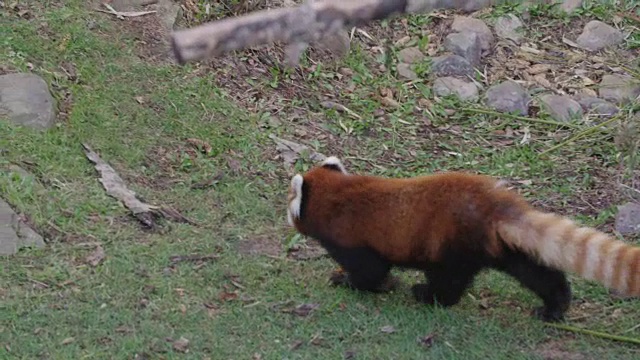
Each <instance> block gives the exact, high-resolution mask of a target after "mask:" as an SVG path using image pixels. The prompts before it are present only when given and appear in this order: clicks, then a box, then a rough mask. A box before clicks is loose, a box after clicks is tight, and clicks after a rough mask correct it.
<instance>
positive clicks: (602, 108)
mask: <svg viewBox="0 0 640 360" xmlns="http://www.w3.org/2000/svg"><path fill="white" fill-rule="evenodd" d="M575 100H576V101H577V102H578V104H580V106H582V109H583V110H584V111H587V112H590V113H592V114H595V115H599V116H603V117H609V116H613V115H615V114H617V113H618V111H619V109H618V107H617V106H615V105H614V104H612V103H610V102H608V101H607V100H604V99H600V98H598V97H595V96H588V95H582V94H579V95H576V96H575Z"/></svg>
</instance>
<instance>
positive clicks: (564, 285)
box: [499, 253, 571, 322]
mask: <svg viewBox="0 0 640 360" xmlns="http://www.w3.org/2000/svg"><path fill="white" fill-rule="evenodd" d="M499 269H501V270H503V271H504V272H506V273H507V274H509V275H511V276H513V277H514V278H516V279H517V280H518V281H519V282H520V283H521V284H522V285H523V286H525V287H526V288H528V289H529V290H531V291H533V292H534V293H535V294H536V295H538V296H539V297H540V298H541V299H542V301H543V304H544V305H543V306H542V307H538V308H536V309H535V310H534V316H536V317H537V318H539V319H540V320H542V321H546V322H556V321H561V320H562V319H563V318H564V313H565V312H566V311H567V310H568V309H569V306H570V305H571V286H570V285H569V282H568V281H567V277H566V275H565V274H564V273H563V272H562V271H559V270H555V269H552V268H550V267H548V266H544V265H540V264H539V263H537V262H536V261H535V260H533V259H531V258H530V257H528V256H527V255H525V254H522V253H512V254H510V255H508V256H506V257H505V259H504V260H503V264H502V266H500V267H499Z"/></svg>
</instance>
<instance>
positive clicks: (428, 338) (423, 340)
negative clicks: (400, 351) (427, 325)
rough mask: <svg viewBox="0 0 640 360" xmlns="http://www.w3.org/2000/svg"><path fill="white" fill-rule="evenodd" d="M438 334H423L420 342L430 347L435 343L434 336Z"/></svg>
mask: <svg viewBox="0 0 640 360" xmlns="http://www.w3.org/2000/svg"><path fill="white" fill-rule="evenodd" d="M435 336H436V334H434V333H431V334H429V335H427V336H421V337H419V338H418V343H419V344H420V345H422V346H424V347H426V348H430V347H431V345H433V338H434V337H435Z"/></svg>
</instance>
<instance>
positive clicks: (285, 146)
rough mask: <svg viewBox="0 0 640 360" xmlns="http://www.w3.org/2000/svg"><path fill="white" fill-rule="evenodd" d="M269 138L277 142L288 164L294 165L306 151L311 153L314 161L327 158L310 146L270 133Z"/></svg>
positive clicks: (277, 147)
mask: <svg viewBox="0 0 640 360" xmlns="http://www.w3.org/2000/svg"><path fill="white" fill-rule="evenodd" d="M269 138H271V140H273V141H274V142H275V143H276V149H277V150H278V151H279V152H280V154H281V156H282V159H283V160H284V162H285V164H286V165H287V166H290V165H293V164H294V163H295V162H296V161H297V160H298V159H299V158H300V155H301V154H302V153H306V152H308V153H309V157H310V159H311V160H312V161H314V162H318V161H322V160H324V159H325V158H326V156H325V155H323V154H321V153H318V152H315V151H312V150H311V149H310V148H309V147H308V146H305V145H301V144H298V143H295V142H293V141H289V140H285V139H280V138H279V137H277V136H275V135H273V134H271V135H269Z"/></svg>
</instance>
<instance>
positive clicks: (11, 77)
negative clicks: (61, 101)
mask: <svg viewBox="0 0 640 360" xmlns="http://www.w3.org/2000/svg"><path fill="white" fill-rule="evenodd" d="M3 115H4V116H8V117H9V119H10V120H11V121H13V122H14V123H16V124H19V125H23V126H28V127H31V128H34V129H38V130H44V129H48V128H50V127H51V126H53V124H54V122H55V120H56V112H55V100H54V99H53V97H52V96H51V93H50V92H49V87H48V85H47V83H46V82H45V81H44V80H43V79H42V78H41V77H39V76H37V75H33V74H26V73H15V74H6V75H1V76H0V117H2V116H3Z"/></svg>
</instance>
